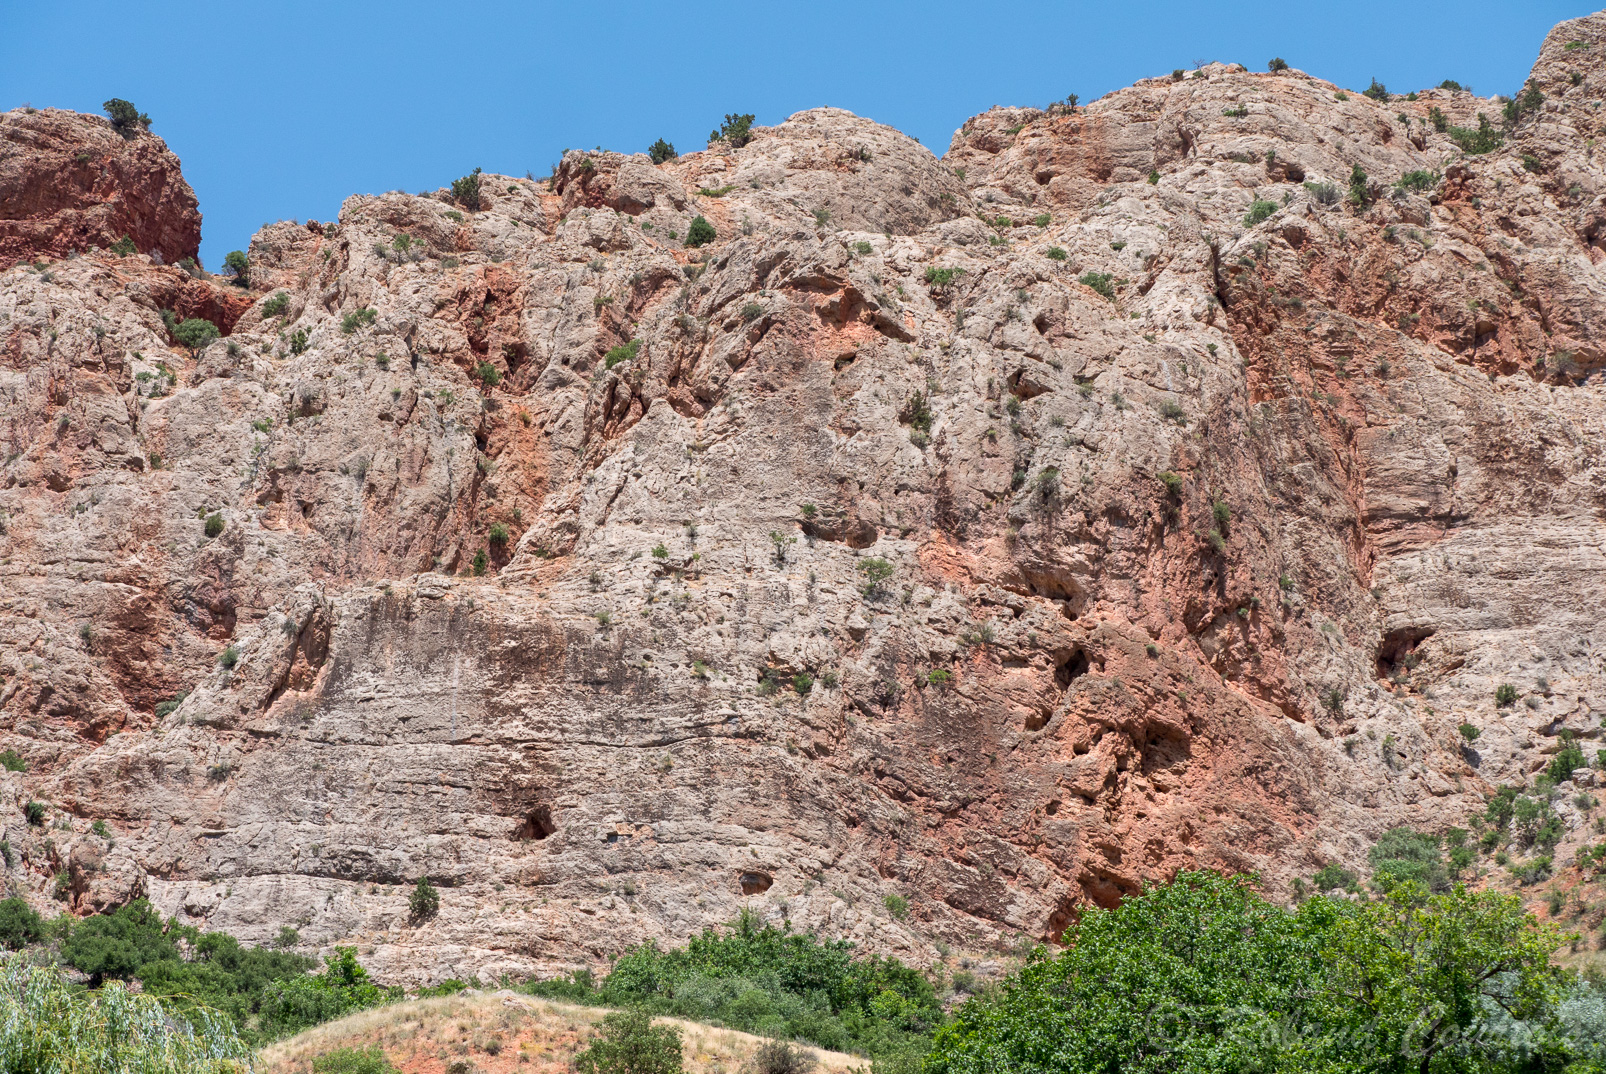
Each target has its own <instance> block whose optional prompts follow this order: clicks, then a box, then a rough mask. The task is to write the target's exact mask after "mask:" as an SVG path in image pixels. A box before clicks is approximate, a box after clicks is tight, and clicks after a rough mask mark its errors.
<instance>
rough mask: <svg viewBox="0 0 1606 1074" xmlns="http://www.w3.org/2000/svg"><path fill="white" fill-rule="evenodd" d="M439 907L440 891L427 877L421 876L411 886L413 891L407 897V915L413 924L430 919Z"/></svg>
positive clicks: (438, 911) (438, 910) (437, 911)
mask: <svg viewBox="0 0 1606 1074" xmlns="http://www.w3.org/2000/svg"><path fill="white" fill-rule="evenodd" d="M440 909H441V893H440V892H438V891H436V890H435V885H434V884H431V883H430V882H429V877H427V876H421V877H419V878H418V883H417V884H416V885H414V887H413V893H412V894H411V895H409V896H408V897H407V917H408V920H410V921H411V922H412V923H413V924H415V925H420V924H423V923H424V922H425V921H428V920H430V919H431V918H433V917H434V916H435V915H436V914H438V913H440Z"/></svg>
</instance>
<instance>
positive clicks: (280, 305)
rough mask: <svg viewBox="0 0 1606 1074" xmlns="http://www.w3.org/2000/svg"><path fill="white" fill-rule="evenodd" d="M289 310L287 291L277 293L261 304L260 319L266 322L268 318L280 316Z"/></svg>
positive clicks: (288, 294)
mask: <svg viewBox="0 0 1606 1074" xmlns="http://www.w3.org/2000/svg"><path fill="white" fill-rule="evenodd" d="M289 308H290V293H289V292H288V291H277V292H275V293H274V294H273V296H272V297H271V298H269V299H267V300H266V301H265V302H263V303H262V319H263V320H267V319H268V318H269V317H278V316H281V315H282V314H283V313H284V311H285V310H287V309H289Z"/></svg>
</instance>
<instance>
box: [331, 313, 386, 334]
mask: <svg viewBox="0 0 1606 1074" xmlns="http://www.w3.org/2000/svg"><path fill="white" fill-rule="evenodd" d="M378 316H379V311H378V310H376V309H374V308H373V307H372V306H364V307H362V308H361V309H356V310H352V311H351V312H350V313H348V314H346V315H345V316H344V317H342V318H340V331H341V332H343V333H345V334H346V335H348V336H349V335H351V334H352V333H353V332H355V331H357V330H358V329H359V328H366V327H368V326H369V325H371V324H373V323H374V319H375V318H376V317H378Z"/></svg>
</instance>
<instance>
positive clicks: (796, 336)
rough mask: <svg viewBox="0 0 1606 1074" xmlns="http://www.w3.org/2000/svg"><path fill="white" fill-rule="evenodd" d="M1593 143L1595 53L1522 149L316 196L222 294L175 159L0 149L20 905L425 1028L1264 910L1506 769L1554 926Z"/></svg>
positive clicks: (1570, 737) (1595, 412)
mask: <svg viewBox="0 0 1606 1074" xmlns="http://www.w3.org/2000/svg"><path fill="white" fill-rule="evenodd" d="M1603 99H1606V13H1602V14H1599V15H1594V16H1590V17H1588V18H1583V19H1579V20H1575V21H1572V22H1567V23H1563V24H1561V25H1560V26H1558V27H1557V28H1556V29H1555V30H1554V31H1553V32H1552V33H1551V34H1550V36H1549V37H1548V38H1547V39H1546V40H1545V42H1544V43H1543V46H1542V47H1541V49H1540V52H1539V58H1538V61H1537V63H1536V64H1535V66H1534V68H1533V72H1532V77H1531V79H1530V81H1529V82H1528V83H1527V84H1526V85H1525V87H1523V89H1522V92H1521V93H1519V94H1518V95H1516V96H1515V97H1514V98H1512V99H1510V100H1504V99H1496V98H1481V97H1476V96H1474V95H1473V94H1472V93H1470V92H1468V91H1466V90H1461V89H1456V88H1440V89H1430V90H1425V91H1420V92H1416V93H1412V94H1409V95H1399V94H1390V93H1388V92H1387V91H1386V90H1384V89H1383V87H1381V86H1374V87H1373V89H1372V90H1370V91H1368V92H1367V93H1365V94H1363V93H1361V92H1355V91H1347V90H1344V89H1342V88H1340V87H1337V86H1335V85H1333V84H1331V83H1329V82H1326V81H1323V80H1321V79H1320V78H1317V77H1314V76H1311V75H1308V74H1305V73H1303V72H1301V71H1299V70H1296V69H1279V70H1276V71H1272V72H1266V73H1260V72H1251V71H1248V70H1246V69H1245V68H1243V67H1241V66H1237V65H1225V64H1210V65H1207V66H1205V67H1202V68H1200V69H1197V70H1193V69H1190V70H1184V71H1176V72H1172V73H1170V74H1167V75H1163V76H1161V77H1157V78H1151V79H1147V80H1144V81H1142V82H1139V83H1138V84H1136V85H1135V86H1132V87H1130V88H1128V89H1124V90H1120V91H1118V92H1115V93H1111V94H1109V95H1108V96H1105V97H1103V98H1101V99H1099V100H1097V101H1095V102H1093V103H1091V104H1089V105H1086V106H1079V105H1077V104H1075V103H1061V104H1058V105H1055V106H1053V107H1050V108H1048V109H1046V110H1040V109H1035V108H994V109H992V110H991V111H988V112H986V113H984V114H982V115H979V116H976V117H974V118H972V119H970V120H968V121H967V122H966V123H965V124H964V125H963V126H962V127H961V128H960V129H959V131H958V132H957V133H956V134H955V135H954V138H953V142H952V144H951V145H950V146H949V148H948V151H947V153H946V154H945V155H944V156H943V157H941V158H938V157H936V156H934V155H933V154H932V153H931V152H930V151H928V150H927V149H926V148H924V147H923V146H921V145H920V144H919V143H917V142H916V141H914V140H913V139H911V138H908V137H906V136H904V135H902V134H900V133H899V132H898V131H896V130H893V129H891V128H889V127H886V126H882V125H880V124H878V123H875V122H872V121H871V120H868V119H864V118H860V117H858V116H855V115H853V114H851V113H849V112H845V111H841V110H838V109H831V108H821V109H814V110H810V111H806V112H800V113H798V114H797V115H794V116H792V117H791V118H789V119H787V120H786V121H785V122H783V123H780V124H779V125H777V126H773V127H753V128H752V129H751V130H748V131H743V130H740V129H739V128H738V129H736V130H732V131H731V132H729V134H728V136H727V137H724V138H720V139H716V140H714V141H712V142H711V143H710V145H709V148H708V149H707V150H706V151H704V152H697V153H690V154H687V155H683V156H680V157H678V158H673V159H668V160H665V161H663V162H661V163H653V161H652V159H651V158H649V156H648V155H646V154H621V153H613V152H600V151H599V152H579V151H571V152H568V153H567V154H565V156H564V158H563V160H562V162H561V164H560V165H559V166H558V167H557V168H556V169H555V170H554V172H553V174H552V175H551V176H550V177H549V178H546V179H541V180H534V179H531V178H529V177H528V176H526V177H523V178H520V177H516V176H503V175H493V174H487V173H474V174H471V175H468V176H465V177H464V178H463V179H462V180H460V181H459V182H458V183H456V184H454V186H453V188H452V189H442V190H438V191H434V192H426V193H421V194H416V195H415V194H406V193H402V192H392V193H388V194H383V195H378V196H354V197H351V198H350V199H348V200H347V201H346V202H345V204H344V206H343V208H342V210H341V212H340V217H339V219H338V220H336V221H332V222H317V221H309V222H307V223H305V224H302V223H296V222H280V223H276V224H272V225H269V226H266V227H264V228H263V229H262V230H261V231H260V232H258V233H257V235H256V236H255V237H254V238H253V240H252V241H251V244H250V248H249V250H248V251H246V253H247V255H248V259H247V262H246V264H245V266H243V268H242V271H240V272H239V273H238V274H237V275H236V276H235V277H234V278H232V279H231V278H228V277H214V276H211V275H209V274H207V273H206V272H204V271H203V270H201V269H200V268H199V267H198V266H197V265H196V264H195V261H194V257H195V256H196V253H197V250H198V243H199V236H200V214H199V212H198V211H197V204H196V199H195V196H194V194H193V193H192V192H191V190H190V188H189V187H188V185H187V184H186V183H185V182H184V180H183V178H182V176H181V175H180V171H179V164H178V161H177V159H176V158H175V157H174V156H173V155H172V154H171V153H170V152H169V151H168V150H167V149H166V147H165V145H164V143H163V142H162V141H161V139H160V138H158V137H156V136H155V135H153V134H151V133H149V131H148V130H146V129H144V127H143V126H141V125H140V124H138V123H133V124H126V123H125V124H124V125H122V126H121V127H114V126H113V124H112V123H110V122H108V120H106V119H104V118H101V117H98V116H90V115H81V114H76V113H70V112H64V111H57V110H50V109H46V110H41V111H36V110H34V109H31V108H30V109H17V110H14V111H11V112H8V113H5V114H3V115H0V268H3V272H0V355H3V358H0V423H3V424H0V431H3V435H4V438H5V446H6V451H5V463H4V469H3V482H0V522H3V536H0V676H3V678H0V710H3V714H4V715H3V720H0V749H3V750H5V751H9V752H7V753H5V754H4V759H5V761H6V765H5V767H6V769H7V771H5V772H3V773H0V810H3V814H4V821H3V823H4V827H5V830H4V838H5V840H6V843H5V844H4V845H5V847H6V848H7V850H6V856H5V857H6V869H7V871H6V873H5V876H6V880H7V883H8V884H9V885H10V887H11V889H12V890H13V891H14V892H20V893H22V894H24V895H25V896H26V897H27V898H28V899H30V900H31V901H32V902H33V903H34V904H35V905H36V906H37V907H38V908H39V909H41V910H51V909H54V910H56V911H59V910H60V909H63V908H65V909H68V910H70V911H72V912H73V913H76V914H88V913H93V912H97V911H104V910H107V909H110V908H113V907H116V906H119V905H122V904H123V903H125V902H127V901H129V900H130V899H133V898H136V897H140V896H144V897H147V898H149V899H150V901H151V902H152V903H153V904H154V905H155V906H156V907H157V908H158V909H159V910H160V911H161V912H162V913H163V914H170V915H176V916H177V917H178V918H179V919H180V920H182V921H185V922H189V923H193V924H196V925H201V926H204V927H205V928H208V929H212V930H222V931H226V932H229V933H231V934H233V935H235V936H237V937H239V938H240V939H242V940H245V941H249V942H253V943H265V942H268V941H269V940H271V939H273V938H274V937H275V936H277V935H279V934H280V931H281V929H283V928H285V927H290V928H294V929H295V930H297V934H298V936H299V941H300V945H301V949H302V950H304V951H305V952H308V953H311V952H315V951H317V950H320V949H323V950H326V949H327V948H328V947H329V945H332V944H335V943H343V944H344V943H350V944H355V945H358V946H359V949H360V950H361V952H362V955H363V960H364V963H365V964H366V965H367V966H368V967H369V968H370V969H371V970H372V971H373V972H374V974H375V976H376V977H377V978H379V979H381V980H383V981H386V982H390V983H397V984H405V985H418V984H425V983H430V982H433V981H437V980H440V979H442V978H444V977H448V976H452V977H459V978H472V977H480V978H482V979H494V978H496V977H497V976H498V975H501V974H504V973H506V974H510V975H513V976H529V975H543V974H551V973H554V972H557V971H560V970H565V969H569V968H574V967H580V966H585V965H598V964H602V963H604V962H605V961H606V959H607V958H608V956H609V955H610V954H614V953H617V952H618V951H620V950H622V949H624V948H625V947H627V946H629V945H631V944H635V943H639V942H641V941H643V940H646V939H654V938H655V939H658V940H660V941H663V942H666V943H674V942H683V941H684V940H685V938H686V937H687V936H689V935H691V934H693V933H695V932H696V931H698V930H700V929H701V928H702V927H704V926H705V925H710V924H714V923H719V922H724V921H728V920H730V919H731V918H732V917H733V916H734V915H735V914H736V913H737V912H738V911H739V910H740V909H742V908H744V907H746V908H749V909H751V910H752V911H753V912H755V913H757V914H759V915H761V916H762V917H763V918H765V919H767V920H769V921H772V922H775V923H780V922H783V921H784V922H788V923H790V924H791V925H792V926H793V927H795V928H799V929H805V928H806V929H812V930H815V931H817V932H818V933H819V934H821V935H822V936H830V937H840V938H846V939H851V940H853V941H856V942H857V943H858V944H860V945H861V947H862V948H864V949H867V950H871V951H881V952H885V953H888V954H893V955H897V956H898V957H900V958H903V959H905V960H907V961H912V962H915V963H917V964H925V963H928V962H930V961H931V960H932V959H933V958H934V957H935V955H936V952H937V951H939V950H942V949H943V945H948V946H951V947H961V948H965V949H970V950H985V949H987V948H989V947H993V946H996V945H1000V944H1011V943H1014V942H1017V941H1018V940H1019V939H1020V938H1022V937H1025V938H1044V939H1050V940H1052V939H1055V938H1057V937H1058V936H1059V935H1060V933H1061V932H1062V931H1063V930H1064V929H1065V928H1066V927H1067V925H1068V924H1070V923H1071V922H1073V921H1074V920H1075V919H1076V916H1077V915H1078V913H1079V912H1080V910H1081V909H1082V908H1084V907H1086V906H1089V905H1104V906H1108V905H1113V904H1114V903H1116V902H1118V901H1119V900H1120V899H1121V898H1122V897H1123V896H1124V895H1126V894H1130V893H1133V892H1136V891H1139V890H1140V889H1141V888H1142V886H1143V885H1144V884H1145V883H1146V882H1149V881H1155V880H1162V879H1164V878H1167V877H1169V876H1170V875H1172V874H1174V873H1175V872H1176V871H1177V870H1178V869H1181V868H1193V867H1200V868H1211V869H1219V870H1224V871H1245V870H1253V871H1257V872H1258V873H1259V874H1260V875H1261V877H1262V879H1263V883H1264V885H1265V889H1266V890H1267V891H1268V893H1270V894H1271V895H1272V896H1273V897H1276V898H1288V897H1291V896H1292V895H1293V894H1294V893H1295V892H1297V891H1298V890H1300V887H1301V885H1302V884H1303V883H1305V882H1307V881H1308V880H1309V878H1310V877H1311V876H1312V875H1313V874H1315V873H1316V872H1317V871H1318V870H1320V869H1322V868H1323V867H1324V866H1328V865H1334V864H1336V865H1338V866H1340V867H1345V868H1349V869H1352V870H1358V869H1360V868H1362V867H1363V866H1364V864H1365V862H1366V859H1367V853H1368V850H1369V848H1370V847H1371V846H1372V845H1373V843H1374V842H1375V841H1376V839H1377V838H1378V836H1379V835H1380V834H1381V833H1383V832H1385V831H1386V830H1388V829H1390V828H1393V827H1396V826H1399V825H1411V826H1412V827H1414V828H1417V829H1419V830H1423V831H1428V832H1433V833H1444V832H1446V831H1448V830H1450V829H1452V828H1455V827H1462V828H1466V827H1471V826H1472V825H1471V824H1470V821H1471V818H1473V817H1475V816H1477V815H1479V814H1481V813H1482V812H1483V811H1484V809H1485V801H1486V798H1487V797H1488V796H1489V795H1490V794H1491V793H1492V792H1493V791H1494V790H1495V788H1497V787H1499V786H1501V785H1517V784H1525V783H1527V782H1529V781H1531V780H1532V779H1533V778H1534V777H1535V775H1537V774H1539V773H1547V772H1548V773H1549V774H1550V776H1551V777H1552V779H1553V780H1554V781H1555V783H1556V785H1557V788H1558V790H1559V791H1560V793H1559V794H1558V795H1557V796H1556V797H1555V801H1554V804H1553V809H1554V813H1555V816H1556V818H1557V820H1556V823H1558V824H1560V825H1561V826H1562V828H1564V829H1565V831H1564V834H1562V835H1561V836H1560V837H1559V845H1557V846H1556V847H1555V849H1554V853H1553V855H1552V859H1553V863H1552V861H1551V860H1547V862H1546V863H1545V865H1546V867H1547V868H1550V869H1552V870H1553V871H1554V872H1556V873H1558V874H1559V873H1561V872H1563V871H1565V870H1566V869H1568V868H1571V865H1570V863H1571V862H1572V860H1573V855H1574V852H1575V851H1576V850H1577V849H1578V848H1579V847H1583V846H1586V845H1589V844H1592V843H1593V842H1595V841H1597V839H1598V835H1597V833H1596V832H1595V831H1594V830H1593V829H1594V825H1593V817H1594V815H1593V813H1592V812H1591V810H1592V809H1593V808H1594V806H1593V805H1592V803H1593V802H1594V801H1595V799H1594V797H1593V795H1592V794H1590V793H1589V788H1590V787H1591V786H1593V780H1594V775H1595V773H1594V770H1593V769H1592V768H1591V766H1590V762H1591V761H1592V760H1593V759H1594V755H1595V750H1596V747H1597V746H1606V743H1600V742H1599V741H1598V738H1599V735H1600V724H1601V718H1602V716H1603V715H1606V679H1603V675H1606V663H1603V661H1606V526H1603V522H1602V518H1603V513H1606V407H1603V403H1606V344H1603V343H1602V340H1606V269H1603V268H1602V261H1603V260H1606V159H1597V154H1596V149H1597V148H1598V146H1597V140H1598V139H1599V138H1600V137H1601V136H1602V135H1603V134H1606V115H1603V114H1602V100H1603ZM659 155H660V156H661V155H662V154H659ZM192 321H206V322H210V323H211V324H212V325H213V326H215V328H216V329H217V333H218V334H217V336H216V338H209V337H210V336H211V333H209V332H192V331H187V330H186V329H187V328H188V327H192V326H187V325H186V323H185V322H192ZM1553 842H1554V840H1553ZM1519 856H1520V855H1519ZM1502 864H1504V863H1502ZM1517 864H1521V863H1520V862H1519V863H1517ZM1484 875H1485V876H1486V878H1487V882H1489V883H1492V884H1496V885H1507V886H1510V887H1511V888H1512V890H1522V891H1524V892H1525V893H1530V894H1531V893H1533V892H1535V891H1537V890H1539V889H1538V888H1534V887H1520V886H1519V883H1518V879H1517V878H1515V877H1514V876H1513V875H1512V874H1511V871H1509V870H1507V869H1504V868H1500V867H1497V866H1495V865H1494V864H1493V862H1492V860H1490V861H1487V862H1485V874H1484ZM1528 875H1529V876H1530V877H1531V876H1532V875H1535V874H1534V873H1533V871H1532V870H1530V873H1529V874H1528ZM420 877H428V878H430V880H431V882H432V883H433V884H434V885H436V886H437V887H438V889H439V892H440V902H439V911H438V913H436V914H434V915H433V916H432V917H429V918H428V919H427V920H419V919H418V917H417V916H416V915H411V916H410V914H409V907H408V896H409V893H410V891H411V890H412V887H413V885H414V883H415V882H416V881H417V879H418V878H420Z"/></svg>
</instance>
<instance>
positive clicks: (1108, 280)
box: [1076, 270, 1115, 302]
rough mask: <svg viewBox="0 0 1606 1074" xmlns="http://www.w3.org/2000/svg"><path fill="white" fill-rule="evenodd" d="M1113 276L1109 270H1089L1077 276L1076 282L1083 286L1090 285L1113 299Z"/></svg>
mask: <svg viewBox="0 0 1606 1074" xmlns="http://www.w3.org/2000/svg"><path fill="white" fill-rule="evenodd" d="M1114 281H1115V276H1114V274H1113V273H1109V272H1093V271H1092V270H1089V271H1087V272H1084V273H1082V275H1080V276H1078V277H1077V280H1076V282H1077V283H1079V284H1082V285H1083V286H1084V287H1091V288H1092V289H1093V290H1095V291H1097V292H1098V293H1099V294H1101V295H1103V296H1104V297H1105V298H1107V299H1109V300H1110V301H1112V302H1113V301H1115V283H1114Z"/></svg>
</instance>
